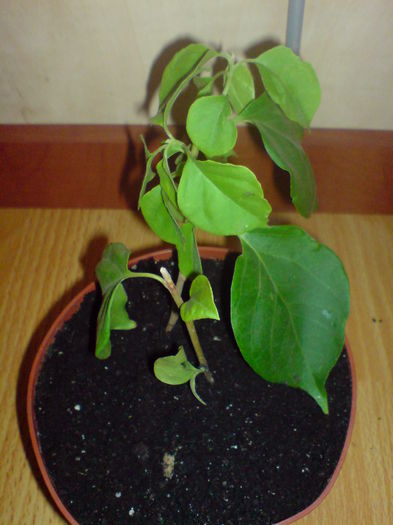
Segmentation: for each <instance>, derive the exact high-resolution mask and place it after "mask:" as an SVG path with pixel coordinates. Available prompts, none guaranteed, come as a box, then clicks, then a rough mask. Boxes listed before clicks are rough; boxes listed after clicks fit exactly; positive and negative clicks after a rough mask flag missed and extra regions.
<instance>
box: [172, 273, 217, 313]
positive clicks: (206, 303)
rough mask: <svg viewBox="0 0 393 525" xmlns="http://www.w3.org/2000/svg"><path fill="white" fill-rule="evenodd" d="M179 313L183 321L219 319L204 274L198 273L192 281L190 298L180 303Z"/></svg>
mask: <svg viewBox="0 0 393 525" xmlns="http://www.w3.org/2000/svg"><path fill="white" fill-rule="evenodd" d="M180 315H181V318H182V319H183V321H185V322H187V321H196V320H197V319H217V320H218V319H220V316H219V315H218V311H217V308H216V305H215V304H214V298H213V291H212V288H211V286H210V283H209V279H208V278H207V277H206V275H198V276H197V277H195V279H194V280H193V281H192V283H191V287H190V299H189V300H188V301H187V302H185V303H183V304H182V305H181V308H180Z"/></svg>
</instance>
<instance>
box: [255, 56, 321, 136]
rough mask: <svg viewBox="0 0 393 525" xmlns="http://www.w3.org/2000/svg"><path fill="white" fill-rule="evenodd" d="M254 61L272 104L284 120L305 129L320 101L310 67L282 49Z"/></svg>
mask: <svg viewBox="0 0 393 525" xmlns="http://www.w3.org/2000/svg"><path fill="white" fill-rule="evenodd" d="M254 62H255V63H256V64H257V66H258V69H259V72H260V74H261V77H262V80H263V84H264V86H265V89H266V91H267V92H268V94H269V95H270V97H271V98H272V99H273V100H274V102H275V103H276V104H278V105H279V106H280V107H281V109H282V110H283V112H284V113H285V114H286V116H287V117H288V118H290V119H291V120H294V121H295V122H298V123H299V124H300V125H301V126H303V127H305V128H306V127H307V128H308V127H309V126H310V123H311V120H312V118H313V116H314V114H315V112H316V110H317V109H318V106H319V104H320V101H321V88H320V85H319V81H318V77H317V75H316V74H315V71H314V69H313V67H312V65H311V64H309V63H308V62H304V61H303V60H302V59H301V58H299V57H298V56H297V55H296V54H295V53H294V52H293V51H292V50H291V49H289V48H288V47H285V46H277V47H274V48H273V49H269V51H265V52H264V53H262V54H261V55H259V57H257V58H256V59H255V60H254Z"/></svg>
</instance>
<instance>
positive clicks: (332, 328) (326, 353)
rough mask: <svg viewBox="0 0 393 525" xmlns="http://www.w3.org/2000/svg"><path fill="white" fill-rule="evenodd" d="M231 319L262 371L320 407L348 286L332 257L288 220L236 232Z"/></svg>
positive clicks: (339, 339) (340, 337)
mask: <svg viewBox="0 0 393 525" xmlns="http://www.w3.org/2000/svg"><path fill="white" fill-rule="evenodd" d="M241 242H242V248H243V254H242V255H241V256H239V257H238V259H237V261H236V266H235V273H234V277H233V282H232V290H231V321H232V327H233V331H234V334H235V338H236V341H237V343H238V345H239V348H240V351H241V353H242V354H243V357H244V359H245V360H246V361H247V362H248V363H249V365H250V366H251V367H252V368H253V369H254V370H255V371H256V372H257V373H258V374H259V375H261V376H262V377H263V378H265V379H266V380H268V381H272V382H274V383H285V384H287V385H290V386H293V387H298V388H301V389H303V390H305V391H307V392H308V393H309V394H310V395H311V396H312V397H313V398H314V399H315V400H316V402H317V403H318V404H319V406H320V407H321V408H322V410H323V411H324V412H325V413H327V412H328V404H327V395H326V390H325V382H326V379H327V377H328V375H329V372H330V370H331V369H332V368H333V366H334V365H335V363H336V361H337V359H338V357H339V355H340V353H341V351H342V348H343V344H344V329H345V321H346V319H347V317H348V313H349V285H348V280H347V276H346V274H345V270H344V268H343V266H342V263H341V261H340V260H339V259H338V257H337V256H336V255H335V254H334V253H333V252H332V251H331V250H330V249H329V248H327V247H326V246H324V245H321V244H319V243H318V242H317V241H315V240H314V239H312V238H311V237H310V236H308V235H307V234H306V233H305V232H304V231H303V230H302V229H300V228H298V227H295V226H275V227H271V228H265V229H263V230H256V231H253V232H249V233H245V234H243V235H242V236H241Z"/></svg>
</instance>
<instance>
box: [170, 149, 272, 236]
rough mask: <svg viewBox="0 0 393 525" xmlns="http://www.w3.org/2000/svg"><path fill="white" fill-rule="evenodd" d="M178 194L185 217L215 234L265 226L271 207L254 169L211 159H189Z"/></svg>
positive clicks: (238, 232)
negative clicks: (253, 171)
mask: <svg viewBox="0 0 393 525" xmlns="http://www.w3.org/2000/svg"><path fill="white" fill-rule="evenodd" d="M177 198H178V205H179V208H180V211H181V212H182V213H183V215H184V216H185V217H187V218H188V219H189V220H190V221H191V222H192V223H193V224H194V225H195V226H196V227H197V228H202V229H203V230H205V231H208V232H210V233H214V234H216V235H238V234H240V233H243V232H245V231H249V230H253V229H255V228H258V227H263V226H265V225H266V223H267V218H268V216H269V214H270V211H271V208H270V205H269V203H268V202H267V200H266V199H264V197H263V191H262V188H261V185H260V184H259V182H258V180H257V178H256V177H255V175H254V174H253V173H252V171H250V170H249V169H248V168H245V167H244V166H235V165H233V164H229V163H228V164H222V163H220V162H215V161H212V160H207V161H195V160H192V159H191V158H189V159H188V160H187V162H186V164H185V166H184V169H183V174H182V177H181V179H180V184H179V188H178V194H177Z"/></svg>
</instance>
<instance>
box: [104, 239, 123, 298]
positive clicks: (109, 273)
mask: <svg viewBox="0 0 393 525" xmlns="http://www.w3.org/2000/svg"><path fill="white" fill-rule="evenodd" d="M129 258H130V251H129V250H127V248H126V247H125V246H124V244H121V243H119V242H118V243H113V244H109V246H107V247H106V248H105V250H104V252H103V254H102V257H101V261H100V262H99V263H98V264H97V267H96V276H97V279H98V282H99V283H100V286H101V290H102V293H103V294H105V293H106V292H107V291H108V290H109V289H110V288H113V287H114V286H115V285H117V284H118V283H119V282H121V281H122V280H123V279H126V278H127V277H129V276H130V271H129V269H128V259H129Z"/></svg>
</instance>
